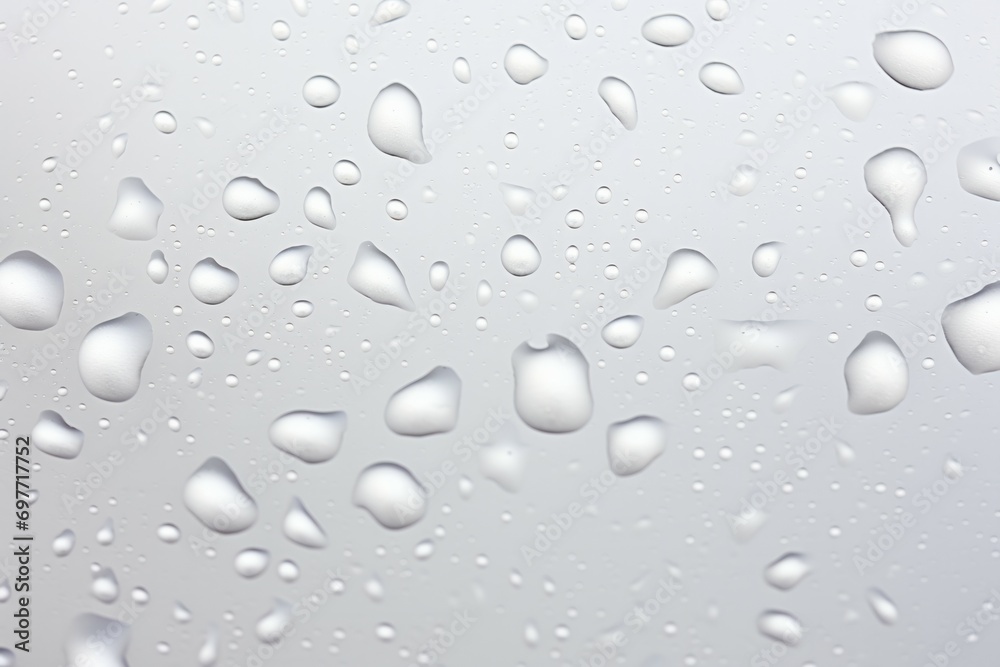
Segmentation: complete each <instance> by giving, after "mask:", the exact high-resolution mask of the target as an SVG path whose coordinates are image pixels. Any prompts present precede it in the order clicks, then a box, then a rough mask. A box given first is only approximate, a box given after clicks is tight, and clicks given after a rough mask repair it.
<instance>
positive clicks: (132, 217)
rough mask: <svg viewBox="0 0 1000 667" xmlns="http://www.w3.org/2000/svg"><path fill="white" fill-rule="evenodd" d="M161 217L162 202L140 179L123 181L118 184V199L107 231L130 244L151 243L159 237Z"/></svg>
mask: <svg viewBox="0 0 1000 667" xmlns="http://www.w3.org/2000/svg"><path fill="white" fill-rule="evenodd" d="M162 213H163V202H162V201H160V200H159V198H158V197H157V196H156V195H154V194H153V193H152V192H151V191H150V190H149V188H148V187H146V184H145V183H144V182H143V181H142V179H141V178H134V177H129V178H123V179H122V180H121V182H120V183H119V184H118V199H117V201H116V202H115V209H114V211H112V212H111V218H110V219H109V220H108V229H110V230H111V232H112V233H113V234H115V235H116V236H119V237H121V238H123V239H125V240H127V241H149V240H150V239H152V238H154V237H155V236H156V226H157V223H158V222H159V220H160V215H161V214H162Z"/></svg>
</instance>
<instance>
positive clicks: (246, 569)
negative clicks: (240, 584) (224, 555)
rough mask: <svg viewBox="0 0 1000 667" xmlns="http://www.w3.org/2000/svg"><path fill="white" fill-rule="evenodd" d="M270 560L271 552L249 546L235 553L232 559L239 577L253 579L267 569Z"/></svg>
mask: <svg viewBox="0 0 1000 667" xmlns="http://www.w3.org/2000/svg"><path fill="white" fill-rule="evenodd" d="M270 561H271V554H269V553H268V552H267V551H266V550H264V549H255V548H252V547H251V548H249V549H244V550H243V551H241V552H239V553H238V554H236V558H235V559H233V566H234V567H235V568H236V572H237V573H238V574H239V575H240V576H241V577H246V578H247V579H253V578H254V577H257V576H260V575H261V574H262V573H263V572H264V570H266V569H267V564H268V563H269V562H270Z"/></svg>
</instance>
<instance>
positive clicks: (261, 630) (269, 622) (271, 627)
mask: <svg viewBox="0 0 1000 667" xmlns="http://www.w3.org/2000/svg"><path fill="white" fill-rule="evenodd" d="M292 627H293V625H292V605H290V604H288V603H287V602H285V601H284V600H277V599H276V600H275V601H274V606H273V607H271V609H270V611H268V612H267V613H266V614H264V615H263V616H261V617H260V619H259V620H258V621H257V624H256V625H255V626H254V632H255V633H256V634H257V639H259V640H261V641H262V642H264V643H266V644H275V643H277V642H279V641H281V640H282V639H284V637H285V636H286V635H288V634H289V633H290V632H291V629H292Z"/></svg>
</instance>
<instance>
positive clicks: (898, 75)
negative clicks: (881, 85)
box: [872, 30, 955, 90]
mask: <svg viewBox="0 0 1000 667" xmlns="http://www.w3.org/2000/svg"><path fill="white" fill-rule="evenodd" d="M872 51H873V54H874V56H875V62H877V63H878V65H879V67H881V68H882V69H883V70H884V71H885V73H886V74H888V75H889V76H890V77H892V78H893V80H895V81H896V82H897V83H900V84H902V85H904V86H906V87H907V88H913V89H914V90H931V89H933V88H939V87H941V86H943V85H944V84H945V82H947V81H948V79H950V78H951V75H952V73H953V72H954V71H955V63H954V62H952V59H951V52H949V51H948V47H947V46H945V45H944V42H942V41H941V40H940V39H938V38H937V37H935V36H934V35H931V34H930V33H926V32H923V31H922V30H896V31H891V32H882V33H879V34H878V35H876V36H875V42H874V43H873V44H872Z"/></svg>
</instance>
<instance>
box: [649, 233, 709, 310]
mask: <svg viewBox="0 0 1000 667" xmlns="http://www.w3.org/2000/svg"><path fill="white" fill-rule="evenodd" d="M718 278H719V270H718V269H716V268H715V264H712V262H711V261H709V259H708V257H705V255H703V254H701V253H700V252H698V251H697V250H692V249H690V248H682V249H680V250H675V251H674V252H672V253H670V256H669V257H667V266H666V268H664V270H663V277H662V278H660V285H659V287H657V288H656V294H654V295H653V307H654V308H659V309H663V308H669V307H670V306H673V305H676V304H678V303H680V302H681V301H683V300H684V299H686V298H688V297H689V296H691V295H693V294H697V293H698V292H703V291H705V290H707V289H709V288H710V287H712V286H713V285H715V281H716V280H718Z"/></svg>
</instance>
